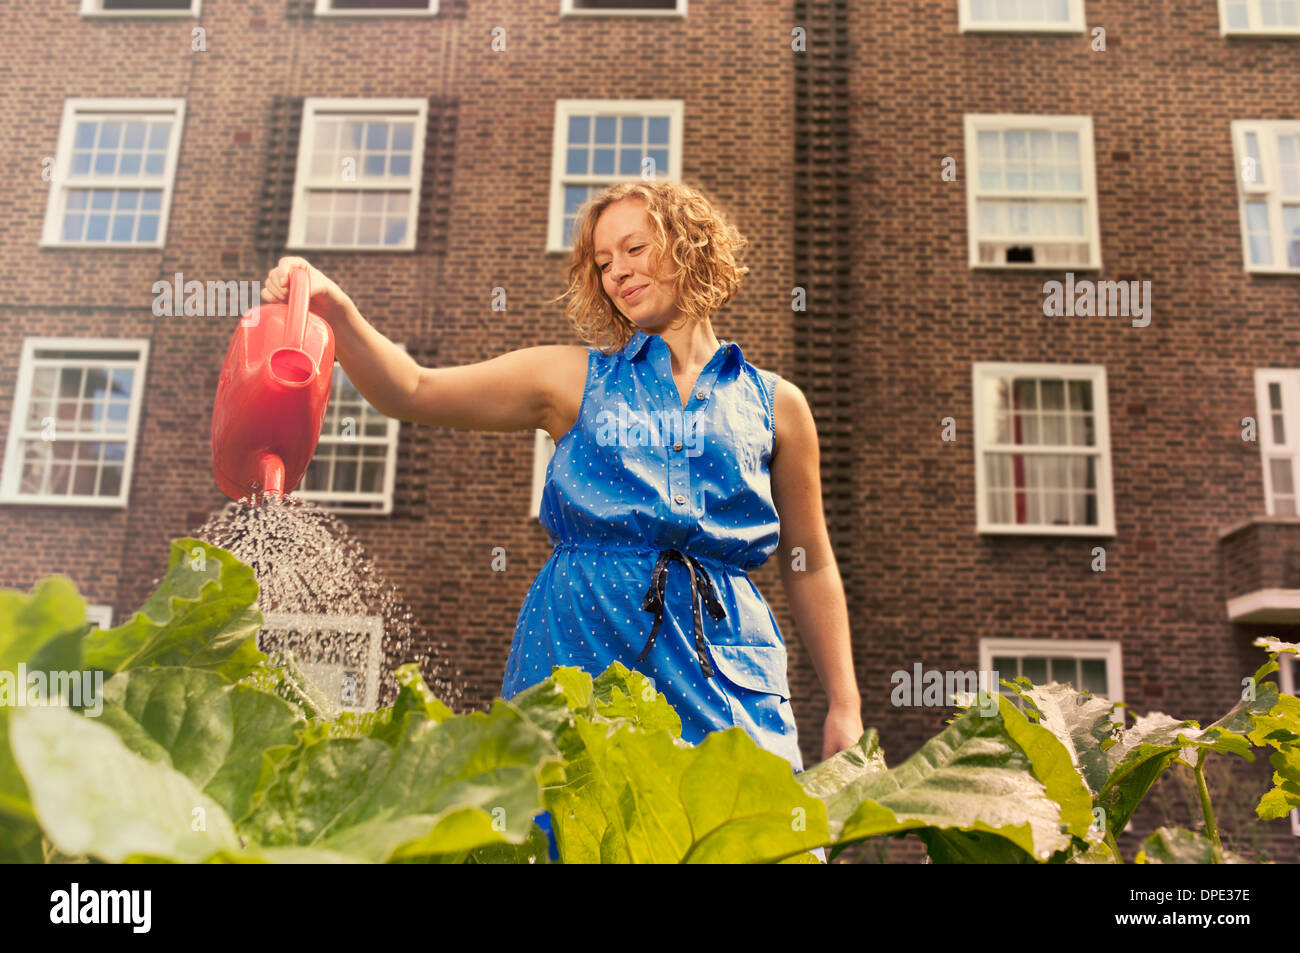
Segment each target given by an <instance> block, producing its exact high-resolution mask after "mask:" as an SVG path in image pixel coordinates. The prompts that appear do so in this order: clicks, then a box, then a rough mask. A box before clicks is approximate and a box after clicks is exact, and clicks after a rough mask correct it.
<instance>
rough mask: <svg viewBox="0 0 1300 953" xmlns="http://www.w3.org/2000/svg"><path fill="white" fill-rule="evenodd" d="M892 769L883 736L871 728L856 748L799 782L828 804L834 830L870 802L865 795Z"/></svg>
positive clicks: (833, 757) (818, 766)
mask: <svg viewBox="0 0 1300 953" xmlns="http://www.w3.org/2000/svg"><path fill="white" fill-rule="evenodd" d="M888 770H889V768H888V767H887V766H886V764H885V752H884V750H883V749H882V748H881V747H880V736H879V735H878V734H877V732H876V729H875V728H868V729H867V730H866V731H865V732H863V734H862V737H861V738H859V739H858V743H857V744H855V745H853V747H851V748H845V749H844V750H843V751H840V752H837V753H836V754H834V755H831V757H829V758H827V759H826V760H825V761H822V762H820V763H818V764H815V765H813V766H812V767H811V768H809V769H808V770H807V771H804V772H803V773H802V774H800V775H799V776H798V780H799V783H800V784H801V785H803V789H804V790H805V791H807V792H808V793H809V794H811V795H813V796H815V797H819V798H821V799H822V801H824V802H825V803H826V810H827V814H828V816H829V817H830V818H831V819H832V820H831V827H832V830H834V829H835V822H834V819H835V818H837V817H838V818H841V819H843V818H846V817H848V816H849V815H850V814H852V813H853V812H854V811H856V810H857V808H858V805H859V804H861V803H862V802H863V800H865V799H866V795H865V794H864V793H863V790H864V789H865V787H866V785H867V784H868V783H869V782H870V781H871V779H872V778H873V777H874V776H875V775H877V774H881V773H883V772H885V771H888Z"/></svg>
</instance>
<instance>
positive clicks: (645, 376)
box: [501, 330, 803, 828]
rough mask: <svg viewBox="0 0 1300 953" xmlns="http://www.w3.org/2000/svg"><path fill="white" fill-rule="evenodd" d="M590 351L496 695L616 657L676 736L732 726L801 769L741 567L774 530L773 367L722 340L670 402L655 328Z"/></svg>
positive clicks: (773, 654)
mask: <svg viewBox="0 0 1300 953" xmlns="http://www.w3.org/2000/svg"><path fill="white" fill-rule="evenodd" d="M587 350H588V354H587V380H586V386H585V388H584V391H583V396H582V404H581V407H580V408H579V411H578V419H577V421H576V422H575V424H574V426H573V427H572V428H571V429H570V430H569V431H568V432H567V433H565V434H564V435H563V436H561V437H560V440H559V441H558V442H557V444H556V447H555V453H554V455H553V456H552V458H551V461H550V463H549V465H548V466H547V470H546V485H545V489H544V491H543V495H542V502H541V511H540V517H541V524H542V526H543V527H544V528H545V529H546V531H547V535H548V537H549V539H550V542H551V544H552V546H554V551H553V552H552V553H551V556H550V557H549V558H548V559H547V561H546V563H545V565H543V566H542V568H541V571H540V572H538V574H537V578H536V579H535V580H534V582H533V584H532V587H531V588H530V589H529V591H528V595H527V596H526V597H525V599H524V603H523V606H522V607H521V609H520V611H519V616H518V620H517V622H516V626H515V633H514V641H513V643H512V645H511V648H510V657H509V660H508V661H507V663H506V672H505V678H504V681H503V684H502V688H501V695H502V697H504V698H510V697H512V696H513V695H515V694H517V693H518V692H520V691H523V690H524V689H525V688H527V687H529V686H530V685H534V684H536V683H537V682H539V681H542V680H543V679H545V678H547V677H549V676H550V674H551V668H552V666H555V665H573V666H577V667H579V668H581V669H583V670H585V671H587V672H589V673H591V674H592V675H598V674H599V673H600V672H602V671H604V670H605V669H606V668H607V667H608V666H609V665H610V663H611V662H613V661H614V660H616V659H617V660H618V661H620V662H622V663H623V664H624V665H625V666H627V667H628V668H629V669H632V670H634V671H639V672H641V673H643V674H645V675H646V676H647V677H649V678H650V679H652V680H653V684H654V687H655V689H656V690H657V691H659V692H662V693H664V694H665V695H666V696H667V698H668V701H669V702H670V703H671V704H672V706H673V708H674V709H676V711H677V713H678V714H679V715H680V716H681V719H682V738H683V740H685V741H688V742H690V743H692V744H698V743H699V742H700V741H701V740H703V738H704V736H705V735H706V734H708V733H709V732H711V731H716V730H719V729H724V728H728V727H731V726H732V725H740V726H741V727H743V728H744V729H745V731H746V732H748V734H749V735H750V737H752V738H753V739H754V741H755V742H757V743H758V745H759V746H760V747H762V748H764V749H766V750H768V751H771V752H773V753H775V754H778V755H780V756H781V757H783V758H785V759H786V760H787V761H789V762H790V765H791V767H792V768H793V770H794V771H796V772H798V771H802V770H803V760H802V758H801V757H800V753H799V745H798V736H797V734H796V729H795V723H794V715H793V712H792V710H791V705H790V688H789V683H788V681H787V673H786V647H785V642H784V640H783V639H782V636H781V631H780V629H779V628H778V626H777V623H776V619H775V618H774V617H773V615H772V611H771V609H770V608H769V607H768V604H767V602H766V600H764V598H763V596H762V595H761V594H760V593H759V591H758V588H757V587H756V586H755V585H754V583H753V582H752V581H751V580H750V577H749V570H750V569H753V568H755V567H757V566H760V565H762V564H763V563H764V562H766V561H767V559H768V557H769V556H770V555H771V554H772V553H773V552H774V551H775V549H776V546H777V540H778V538H779V536H780V520H779V519H778V516H777V511H776V506H775V504H774V503H773V501H772V488H771V476H770V473H769V469H768V465H769V463H770V460H771V456H772V447H773V441H774V438H775V429H774V428H775V423H774V421H775V415H774V394H775V388H776V382H777V377H776V375H775V374H773V373H771V372H770V371H764V370H759V369H758V368H755V367H754V366H753V365H752V364H749V363H748V362H747V361H746V360H745V357H744V354H742V353H741V350H740V345H738V344H735V343H734V342H732V343H728V342H725V341H724V342H722V345H721V346H720V347H719V348H718V350H717V351H716V352H715V353H714V355H713V357H712V358H711V359H710V360H709V362H708V363H707V364H706V365H705V367H704V369H703V370H702V371H701V372H700V375H699V378H698V380H697V381H696V382H695V385H694V388H693V390H692V391H691V393H690V395H689V400H688V402H687V404H686V405H685V407H683V405H682V401H681V397H680V394H679V392H678V389H677V386H676V383H675V382H674V380H673V376H672V356H671V353H670V352H669V348H668V345H667V343H666V342H665V341H664V340H663V338H661V337H660V336H659V335H658V334H646V333H645V332H644V331H640V330H638V331H637V332H636V334H635V336H634V337H633V338H632V339H631V340H630V341H629V342H628V343H627V345H626V346H625V347H623V348H622V350H621V351H616V352H614V353H613V354H608V355H607V354H604V353H603V352H601V351H600V350H598V349H596V348H588V349H587ZM652 634H653V636H654V638H653V639H651V635H652ZM648 642H649V644H648V645H647V643H648ZM541 823H543V827H546V828H549V825H547V824H545V823H544V822H541Z"/></svg>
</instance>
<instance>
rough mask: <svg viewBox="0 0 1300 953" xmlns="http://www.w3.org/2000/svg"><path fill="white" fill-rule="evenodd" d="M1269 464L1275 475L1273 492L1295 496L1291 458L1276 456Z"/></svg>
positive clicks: (1272, 474)
mask: <svg viewBox="0 0 1300 953" xmlns="http://www.w3.org/2000/svg"><path fill="white" fill-rule="evenodd" d="M1268 466H1269V472H1270V475H1271V476H1272V477H1273V493H1274V494H1275V495H1280V496H1294V495H1295V483H1294V482H1293V480H1292V473H1291V460H1290V458H1288V457H1274V458H1273V459H1271V460H1269V461H1268Z"/></svg>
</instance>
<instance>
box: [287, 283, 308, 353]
mask: <svg viewBox="0 0 1300 953" xmlns="http://www.w3.org/2000/svg"><path fill="white" fill-rule="evenodd" d="M310 300H311V276H310V275H309V274H308V273H307V269H306V268H294V269H292V270H291V271H290V272H289V316H288V320H287V321H286V323H285V326H284V346H285V347H294V348H298V349H299V350H302V347H303V344H304V343H305V342H306V339H307V305H308V303H309V302H310Z"/></svg>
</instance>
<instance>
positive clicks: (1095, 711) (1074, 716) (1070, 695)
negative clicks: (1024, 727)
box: [1007, 678, 1120, 793]
mask: <svg viewBox="0 0 1300 953" xmlns="http://www.w3.org/2000/svg"><path fill="white" fill-rule="evenodd" d="M1007 684H1008V685H1010V686H1011V688H1012V690H1013V691H1014V692H1015V693H1016V694H1017V695H1018V696H1019V697H1020V698H1021V699H1022V700H1023V701H1025V702H1026V706H1027V707H1026V710H1025V714H1026V715H1027V716H1028V718H1029V719H1030V720H1031V721H1033V722H1035V723H1036V724H1039V725H1041V726H1042V727H1044V728H1046V729H1047V730H1048V731H1050V732H1051V733H1052V734H1054V735H1055V736H1056V737H1057V739H1058V740H1059V741H1060V742H1061V744H1062V745H1064V746H1065V750H1066V751H1068V752H1069V754H1070V760H1071V761H1072V763H1073V764H1074V765H1075V767H1076V768H1077V769H1078V770H1079V772H1080V773H1081V774H1082V775H1083V779H1084V781H1086V782H1087V784H1088V787H1089V789H1090V790H1092V791H1093V792H1094V793H1096V792H1098V791H1100V790H1101V789H1102V788H1103V787H1105V785H1106V779H1107V778H1108V777H1109V776H1110V763H1109V760H1108V759H1107V757H1106V752H1105V751H1104V750H1103V747H1104V745H1105V743H1106V742H1107V741H1108V740H1110V739H1111V738H1112V737H1113V736H1114V735H1115V734H1116V732H1117V731H1118V730H1119V728H1120V723H1119V721H1118V719H1117V718H1116V716H1115V709H1116V708H1117V707H1118V706H1117V705H1116V703H1115V702H1112V701H1110V700H1109V699H1107V698H1103V697H1102V696H1100V695H1094V694H1092V693H1091V692H1080V691H1076V690H1075V688H1074V686H1072V685H1069V684H1064V685H1063V684H1061V683H1059V682H1049V683H1048V684H1046V685H1033V684H1031V683H1030V682H1029V681H1028V680H1027V679H1024V678H1020V679H1016V680H1015V681H1014V682H1008V683H1007Z"/></svg>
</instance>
